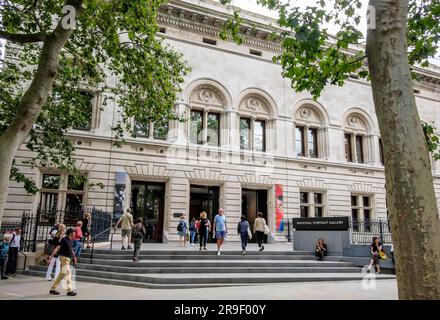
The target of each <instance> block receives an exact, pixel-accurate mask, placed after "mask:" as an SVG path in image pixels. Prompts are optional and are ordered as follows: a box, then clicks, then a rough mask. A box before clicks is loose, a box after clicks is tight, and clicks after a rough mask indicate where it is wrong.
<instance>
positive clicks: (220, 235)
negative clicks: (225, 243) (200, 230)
mask: <svg viewBox="0 0 440 320" xmlns="http://www.w3.org/2000/svg"><path fill="white" fill-rule="evenodd" d="M215 238H216V239H220V238H226V230H223V231H216V232H215Z"/></svg>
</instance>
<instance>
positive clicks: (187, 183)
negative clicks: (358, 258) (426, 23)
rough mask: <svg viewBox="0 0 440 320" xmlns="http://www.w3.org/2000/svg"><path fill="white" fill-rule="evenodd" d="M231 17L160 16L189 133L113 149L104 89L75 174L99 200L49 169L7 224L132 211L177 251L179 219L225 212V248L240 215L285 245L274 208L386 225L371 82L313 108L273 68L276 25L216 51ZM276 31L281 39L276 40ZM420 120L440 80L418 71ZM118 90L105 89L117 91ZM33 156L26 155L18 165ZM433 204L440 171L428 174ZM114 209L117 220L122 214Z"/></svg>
mask: <svg viewBox="0 0 440 320" xmlns="http://www.w3.org/2000/svg"><path fill="white" fill-rule="evenodd" d="M231 12H232V11H231V10H230V9H229V8H227V7H224V6H221V5H219V4H217V3H215V2H212V1H210V0H202V1H196V0H172V1H170V2H169V3H168V4H166V5H164V6H163V7H162V8H161V10H160V12H159V16H158V19H159V24H160V26H161V36H163V37H164V38H165V40H166V42H167V43H169V44H170V45H172V46H173V47H174V48H175V49H176V50H178V51H180V52H181V53H182V54H183V55H184V58H185V59H186V60H187V62H188V64H189V65H190V66H191V68H192V71H191V73H190V74H189V75H188V76H187V78H186V81H185V84H184V85H183V87H182V89H183V90H182V93H181V95H180V97H179V99H178V101H176V108H177V110H178V111H179V112H180V113H183V114H186V115H187V118H188V119H189V120H188V121H187V122H177V121H176V122H174V121H171V122H170V123H169V124H168V126H167V127H166V128H165V127H164V126H158V125H156V126H155V125H154V124H148V125H147V124H144V125H143V126H142V134H139V135H138V137H137V138H132V137H129V136H127V137H126V140H127V143H126V144H124V145H123V146H122V147H121V148H116V147H113V146H112V132H111V129H110V128H111V125H112V124H113V123H115V121H116V119H117V117H118V113H117V108H118V106H117V105H111V104H110V105H107V106H106V107H105V108H104V109H103V110H102V111H101V110H100V108H101V104H102V100H103V97H104V96H105V95H106V94H108V92H106V91H105V90H101V88H97V90H96V92H95V94H94V97H93V99H92V110H91V119H90V128H89V129H87V130H72V131H71V132H69V134H68V135H69V137H71V139H72V141H73V142H74V144H75V146H76V154H75V159H76V162H77V166H78V168H79V169H81V170H82V171H83V172H84V174H86V175H87V176H88V178H89V179H90V180H91V181H92V182H101V183H103V184H104V189H100V188H96V187H94V188H91V189H89V190H87V188H86V187H84V186H75V185H73V184H71V183H70V181H69V179H68V176H67V175H66V174H65V173H62V172H57V171H56V170H52V169H48V168H44V169H43V168H35V169H30V168H28V167H26V166H23V171H24V172H26V173H27V174H28V175H29V176H30V177H32V179H34V180H35V181H36V183H37V185H38V186H39V187H41V188H42V189H41V192H39V193H38V194H37V195H35V196H31V195H28V194H26V192H25V191H24V189H23V187H22V186H21V185H19V184H16V183H14V182H11V185H10V189H9V196H8V202H7V206H6V211H5V215H6V216H14V215H20V214H21V213H22V212H23V210H28V211H31V210H32V211H35V210H36V209H37V208H44V209H54V208H55V209H57V210H73V209H75V208H77V207H78V206H83V207H96V208H99V209H103V210H107V211H110V212H113V211H114V210H115V208H116V209H117V206H118V205H120V206H121V208H127V207H131V208H132V209H133V211H135V215H137V216H142V217H143V218H144V219H146V220H147V222H148V223H149V224H150V227H151V229H150V235H149V239H151V240H152V241H159V242H160V241H162V242H167V241H175V240H177V231H176V225H177V222H178V220H179V216H180V214H186V215H187V217H188V216H189V217H190V218H192V217H194V216H196V215H198V214H199V212H200V211H201V210H207V211H208V213H209V214H210V215H211V216H212V215H213V214H215V211H217V209H218V208H219V207H222V208H224V209H225V212H226V215H227V223H228V226H229V230H230V234H231V235H230V238H231V239H232V240H238V237H237V236H236V235H235V233H236V231H235V229H236V228H235V226H236V223H237V222H238V221H239V219H240V216H241V215H242V214H246V215H248V218H249V219H251V220H252V219H253V217H254V216H255V214H256V212H257V211H261V212H263V213H264V215H265V216H266V217H267V220H268V224H269V226H270V228H271V230H274V231H275V232H274V234H275V236H274V240H276V241H285V237H284V236H283V234H284V233H285V230H284V231H281V230H278V229H279V228H277V225H276V210H277V209H276V207H277V197H276V196H279V195H280V194H282V201H283V204H282V207H283V212H284V215H283V218H291V217H300V216H310V217H313V216H324V217H325V216H341V215H342V216H350V217H352V218H356V217H357V218H358V219H360V220H363V219H367V220H368V219H386V201H385V190H384V184H385V182H384V167H383V164H382V162H383V161H382V157H381V148H380V132H379V127H378V123H377V119H376V116H375V111H374V105H373V98H372V92H371V87H370V85H369V83H368V82H366V81H363V80H359V79H356V78H351V79H350V80H349V81H347V83H346V84H345V85H344V86H343V87H336V86H328V87H327V88H326V89H325V90H324V92H323V93H322V96H321V97H320V98H319V99H318V100H317V101H313V100H312V99H311V97H310V95H309V94H307V93H298V92H294V91H293V90H292V89H291V88H290V83H289V81H288V80H287V79H283V78H282V77H281V67H280V65H278V64H276V63H273V62H272V57H273V56H275V55H277V54H278V53H279V52H280V51H279V50H280V48H279V45H278V43H276V42H273V41H271V40H270V37H269V35H270V33H272V32H273V31H274V30H275V28H274V27H272V26H270V24H271V25H276V23H275V22H274V21H273V20H271V19H270V18H267V17H263V16H260V15H257V14H254V13H250V12H245V11H243V12H242V16H243V17H244V18H245V23H244V25H243V27H242V31H243V32H244V35H245V41H244V43H243V44H242V45H240V46H238V45H236V44H234V43H233V42H230V41H223V40H220V39H219V37H218V33H219V26H220V25H221V22H222V21H224V20H225V19H226V18H227V16H228V15H229V14H231ZM275 31H276V30H275ZM416 72H417V73H418V74H419V76H420V79H421V81H420V82H417V83H416V85H415V90H416V91H415V92H416V100H417V104H418V107H419V111H420V116H421V118H422V119H423V120H425V121H433V122H434V123H435V124H436V125H437V127H440V112H439V111H437V109H439V110H440V68H436V67H434V66H432V67H430V68H428V69H416ZM112 81H113V80H111V79H109V80H108V83H106V84H105V86H106V87H107V88H109V87H111V86H112ZM29 156H30V154H29V151H27V150H26V148H25V146H23V147H22V148H21V149H20V151H19V152H18V154H17V157H16V158H17V161H18V162H20V161H21V160H25V159H27V158H28V157H29ZM433 174H434V180H435V189H436V193H437V194H439V193H440V167H439V166H438V165H437V164H436V163H433ZM118 210H119V209H117V211H118Z"/></svg>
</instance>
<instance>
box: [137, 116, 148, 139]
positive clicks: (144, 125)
mask: <svg viewBox="0 0 440 320" xmlns="http://www.w3.org/2000/svg"><path fill="white" fill-rule="evenodd" d="M133 131H134V136H135V137H142V138H148V137H149V136H150V123H149V122H141V121H138V120H135V121H134V128H133Z"/></svg>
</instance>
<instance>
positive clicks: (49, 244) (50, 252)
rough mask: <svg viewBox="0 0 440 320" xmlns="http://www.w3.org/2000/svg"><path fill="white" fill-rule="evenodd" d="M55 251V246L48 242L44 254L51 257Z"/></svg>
mask: <svg viewBox="0 0 440 320" xmlns="http://www.w3.org/2000/svg"><path fill="white" fill-rule="evenodd" d="M53 250H55V244H53V243H50V242H49V241H48V242H46V244H45V245H44V253H45V254H47V255H51V254H52V252H53Z"/></svg>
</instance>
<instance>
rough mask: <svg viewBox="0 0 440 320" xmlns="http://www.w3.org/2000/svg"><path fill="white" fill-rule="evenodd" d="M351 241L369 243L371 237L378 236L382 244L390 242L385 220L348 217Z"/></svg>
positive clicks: (387, 225)
mask: <svg viewBox="0 0 440 320" xmlns="http://www.w3.org/2000/svg"><path fill="white" fill-rule="evenodd" d="M350 231H351V238H352V240H351V241H352V243H355V244H370V243H371V242H372V239H373V237H379V239H380V241H381V242H382V243H383V244H391V243H392V239H391V232H390V227H389V224H388V221H387V220H356V219H350Z"/></svg>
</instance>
